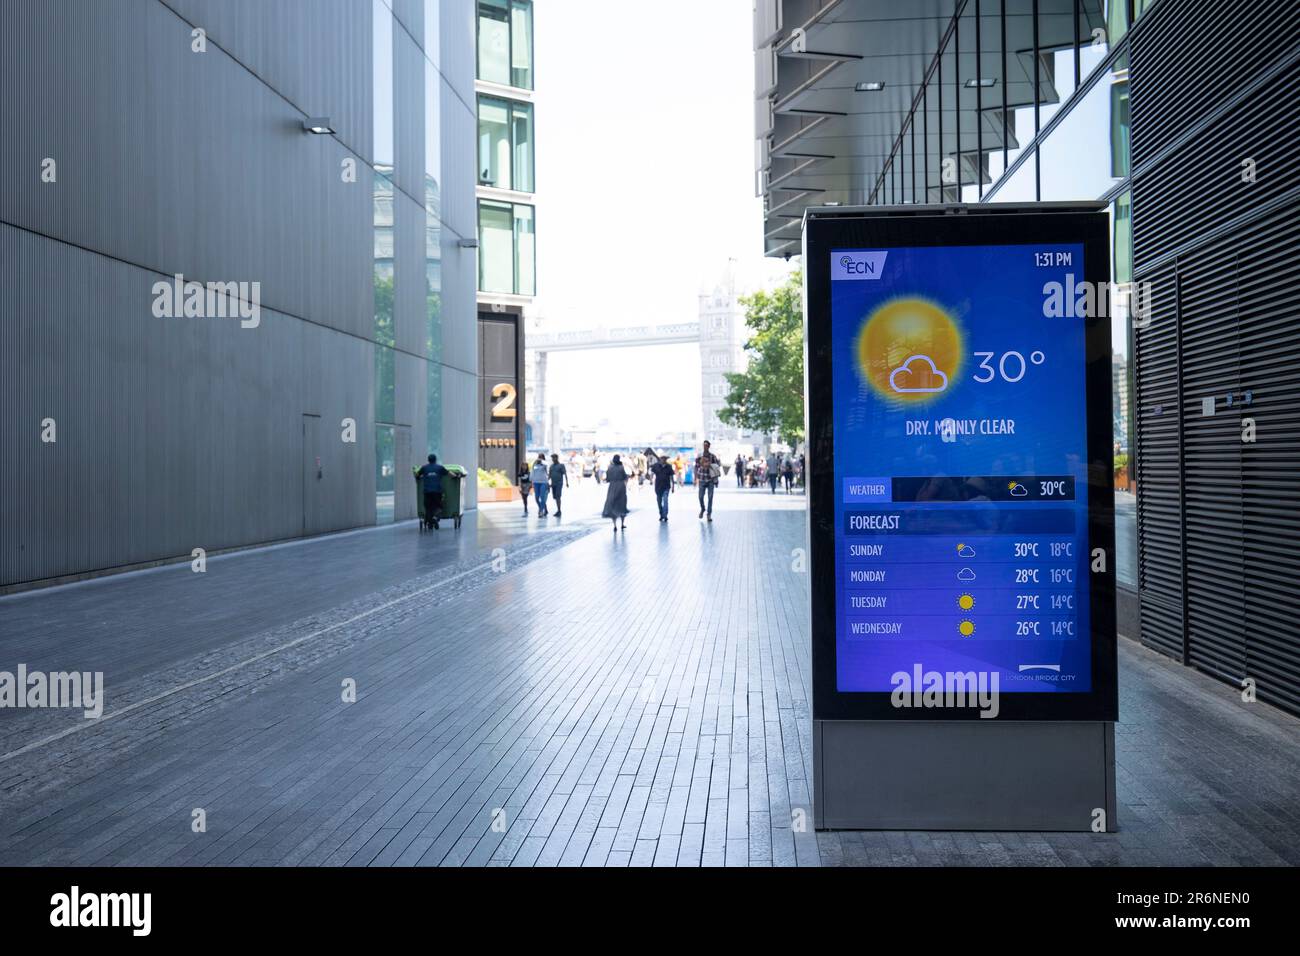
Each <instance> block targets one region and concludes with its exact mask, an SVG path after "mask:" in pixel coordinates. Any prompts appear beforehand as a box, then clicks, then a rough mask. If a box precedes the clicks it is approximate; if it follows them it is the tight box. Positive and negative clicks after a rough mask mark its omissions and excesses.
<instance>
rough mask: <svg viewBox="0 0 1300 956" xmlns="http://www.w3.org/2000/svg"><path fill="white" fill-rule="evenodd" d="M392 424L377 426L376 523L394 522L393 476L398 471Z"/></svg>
mask: <svg viewBox="0 0 1300 956" xmlns="http://www.w3.org/2000/svg"><path fill="white" fill-rule="evenodd" d="M393 432H394V429H393V426H392V425H377V426H376V427H375V524H392V522H393V519H394V517H395V515H396V510H395V508H394V507H393V478H394V476H395V474H396V471H397V460H396V455H395V454H394V450H395V444H396V443H395V442H394V440H393Z"/></svg>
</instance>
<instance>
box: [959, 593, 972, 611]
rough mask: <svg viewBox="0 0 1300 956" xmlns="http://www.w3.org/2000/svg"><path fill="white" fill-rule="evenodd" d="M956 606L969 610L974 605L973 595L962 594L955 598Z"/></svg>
mask: <svg viewBox="0 0 1300 956" xmlns="http://www.w3.org/2000/svg"><path fill="white" fill-rule="evenodd" d="M957 606H958V607H959V608H961V609H962V610H963V611H969V610H970V609H971V608H973V607H974V606H975V597H974V596H973V595H970V594H963V595H962V596H961V597H959V598H958V599H957Z"/></svg>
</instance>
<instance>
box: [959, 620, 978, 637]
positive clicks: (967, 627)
mask: <svg viewBox="0 0 1300 956" xmlns="http://www.w3.org/2000/svg"><path fill="white" fill-rule="evenodd" d="M957 632H958V633H959V634H961V636H962V637H970V636H971V635H972V634H974V633H975V622H974V621H962V622H961V623H960V624H958V625H957Z"/></svg>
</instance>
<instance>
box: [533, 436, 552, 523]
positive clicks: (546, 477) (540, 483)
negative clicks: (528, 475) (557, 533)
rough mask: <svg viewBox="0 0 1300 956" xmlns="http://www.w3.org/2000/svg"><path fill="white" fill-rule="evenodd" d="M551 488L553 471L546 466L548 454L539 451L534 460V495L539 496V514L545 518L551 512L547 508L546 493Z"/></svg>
mask: <svg viewBox="0 0 1300 956" xmlns="http://www.w3.org/2000/svg"><path fill="white" fill-rule="evenodd" d="M550 490H551V473H550V469H548V468H547V467H546V455H545V454H543V453H542V452H540V451H539V452H538V453H537V460H536V461H535V462H533V495H534V496H536V498H537V516H538V517H539V518H545V517H546V516H547V515H548V514H549V513H550V512H549V511H547V509H546V494H547V492H549V491H550Z"/></svg>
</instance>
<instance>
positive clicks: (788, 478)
mask: <svg viewBox="0 0 1300 956" xmlns="http://www.w3.org/2000/svg"><path fill="white" fill-rule="evenodd" d="M781 477H782V478H783V479H784V480H785V493H786V494H787V495H790V494H794V492H793V491H792V490H791V489H792V488H793V487H794V456H792V455H786V456H785V460H784V461H783V462H781Z"/></svg>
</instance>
